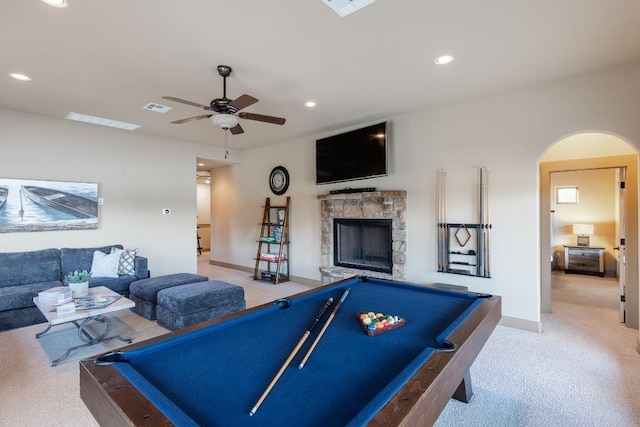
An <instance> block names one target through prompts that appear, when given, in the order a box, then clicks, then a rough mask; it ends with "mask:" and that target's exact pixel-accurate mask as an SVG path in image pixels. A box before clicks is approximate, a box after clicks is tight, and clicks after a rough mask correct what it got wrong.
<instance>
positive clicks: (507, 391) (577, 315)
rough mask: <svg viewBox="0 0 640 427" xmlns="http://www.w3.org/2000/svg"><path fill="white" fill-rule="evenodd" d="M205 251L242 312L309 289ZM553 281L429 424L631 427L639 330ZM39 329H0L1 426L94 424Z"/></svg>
mask: <svg viewBox="0 0 640 427" xmlns="http://www.w3.org/2000/svg"><path fill="white" fill-rule="evenodd" d="M208 255H209V254H208V253H205V254H203V256H202V257H201V261H200V262H199V272H200V273H201V274H204V275H207V276H209V277H212V278H217V279H220V280H225V281H228V282H231V283H236V284H238V285H241V286H243V287H244V288H245V293H246V298H247V305H248V306H249V307H252V306H255V305H258V304H261V303H264V302H269V301H273V300H274V299H277V298H281V297H285V296H288V295H291V294H294V293H298V292H301V291H304V290H308V289H310V287H309V286H305V285H301V284H296V283H291V282H286V283H281V284H279V285H272V284H269V283H266V282H259V281H258V282H256V281H253V280H252V279H250V277H249V274H248V273H245V272H241V271H236V270H229V269H224V268H220V267H213V266H210V265H209V264H208V263H207V257H208ZM554 278H556V279H557V280H555V285H554V287H553V295H554V298H553V304H554V314H552V315H548V316H544V318H543V320H544V326H545V332H544V333H542V334H534V333H530V332H525V331H520V330H517V329H512V328H506V327H500V326H499V327H498V328H497V329H496V331H495V332H494V334H493V335H492V337H491V338H490V340H489V342H488V343H487V345H486V346H485V349H484V350H483V351H482V353H481V354H480V356H479V358H478V360H477V361H476V363H475V364H474V366H473V368H472V376H473V381H474V387H475V388H474V390H475V393H476V394H475V395H474V397H473V399H472V401H471V403H469V404H461V403H459V402H456V401H450V403H449V405H447V407H446V408H445V410H444V412H443V414H442V416H441V417H440V420H439V422H438V425H440V426H505V427H506V426H544V427H549V426H560V425H562V426H574V425H575V426H578V425H580V426H605V425H606V426H625V427H626V426H634V425H640V394H639V393H640V356H639V355H638V354H637V353H635V350H634V348H633V347H634V345H635V340H636V339H637V336H638V331H637V330H631V329H627V328H625V327H624V326H622V325H620V324H619V323H617V321H616V319H617V317H616V304H615V294H616V292H615V286H614V285H612V282H611V281H609V282H607V280H606V279H604V280H603V279H598V278H589V277H586V276H574V275H571V276H567V277H564V275H563V276H554ZM576 278H577V281H574V280H573V279H576ZM567 279H572V280H567ZM603 284H604V285H603ZM118 320H119V321H122V322H123V323H125V324H126V325H127V326H128V327H129V328H131V329H132V330H133V331H134V339H135V341H136V342H138V341H140V340H144V339H147V338H151V337H154V336H156V335H159V334H162V333H165V332H166V331H165V330H164V329H163V328H162V327H160V326H158V325H157V324H156V322H151V321H148V320H146V319H144V318H142V317H140V316H138V315H136V314H134V313H132V312H128V311H126V312H122V313H120V314H118ZM44 326H45V325H44V324H41V325H33V326H29V327H26V328H20V329H16V330H12V331H6V332H2V333H0V426H2V427H5V426H20V427H24V426H34V427H35V426H68V427H75V426H78V427H80V426H82V427H85V426H95V425H97V423H96V422H95V421H94V419H93V417H92V416H91V414H90V413H89V411H88V410H87V409H86V407H85V406H84V404H83V402H82V400H81V399H80V396H79V387H78V380H79V373H78V359H76V358H74V355H73V354H72V355H71V358H70V360H69V361H68V362H63V363H61V364H60V365H59V366H56V367H50V361H49V359H48V357H47V355H46V353H45V352H44V350H43V348H42V346H41V344H40V343H39V342H38V340H36V339H35V337H34V335H35V333H36V332H39V331H41V330H42V329H44ZM116 345H117V344H116ZM585 420H587V421H586V422H585ZM301 425H303V424H301Z"/></svg>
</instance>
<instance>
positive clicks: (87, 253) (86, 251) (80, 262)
mask: <svg viewBox="0 0 640 427" xmlns="http://www.w3.org/2000/svg"><path fill="white" fill-rule="evenodd" d="M111 248H118V249H122V245H109V246H103V247H100V248H62V249H60V265H61V268H62V275H63V276H64V275H67V274H69V273H70V272H72V271H75V270H87V271H90V270H91V264H92V263H93V253H94V252H95V251H100V252H104V253H105V254H108V253H110V252H111Z"/></svg>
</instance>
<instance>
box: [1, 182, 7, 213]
mask: <svg viewBox="0 0 640 427" xmlns="http://www.w3.org/2000/svg"><path fill="white" fill-rule="evenodd" d="M8 195H9V186H8V185H0V209H2V207H3V206H4V203H5V202H6V201H7V196H8Z"/></svg>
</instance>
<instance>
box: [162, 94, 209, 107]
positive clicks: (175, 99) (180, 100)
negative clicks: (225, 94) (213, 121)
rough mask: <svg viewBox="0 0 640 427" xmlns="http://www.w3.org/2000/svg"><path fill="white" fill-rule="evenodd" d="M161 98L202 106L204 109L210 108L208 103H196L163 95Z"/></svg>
mask: <svg viewBox="0 0 640 427" xmlns="http://www.w3.org/2000/svg"><path fill="white" fill-rule="evenodd" d="M162 99H168V100H169V101H175V102H180V103H182V104H187V105H191V106H194V107H198V108H204V109H205V110H211V107H209V106H208V105H203V104H198V103H197V102H191V101H185V100H184V99H180V98H176V97H173V96H163V97H162Z"/></svg>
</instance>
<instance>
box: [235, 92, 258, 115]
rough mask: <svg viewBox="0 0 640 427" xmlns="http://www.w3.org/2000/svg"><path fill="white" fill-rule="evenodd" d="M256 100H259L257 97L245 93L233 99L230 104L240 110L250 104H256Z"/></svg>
mask: <svg viewBox="0 0 640 427" xmlns="http://www.w3.org/2000/svg"><path fill="white" fill-rule="evenodd" d="M256 102H258V100H257V99H256V98H254V97H253V96H251V95H247V94H244V95H240V96H239V97H237V98H236V99H234V100H233V101H231V102H230V103H229V106H230V107H233V108H235V109H236V111H240V110H242V109H243V108H247V107H248V106H249V105H253V104H255V103H256Z"/></svg>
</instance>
